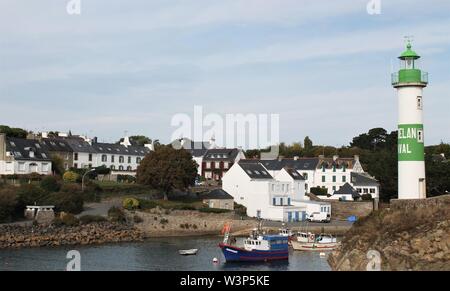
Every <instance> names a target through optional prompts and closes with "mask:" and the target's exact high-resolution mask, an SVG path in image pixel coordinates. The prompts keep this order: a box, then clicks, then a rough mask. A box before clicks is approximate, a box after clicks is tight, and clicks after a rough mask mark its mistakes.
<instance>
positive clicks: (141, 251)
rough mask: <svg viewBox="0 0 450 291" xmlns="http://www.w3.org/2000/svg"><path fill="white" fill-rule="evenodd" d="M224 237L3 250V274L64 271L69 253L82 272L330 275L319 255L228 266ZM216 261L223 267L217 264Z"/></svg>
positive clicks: (293, 255)
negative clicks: (76, 258)
mask: <svg viewBox="0 0 450 291" xmlns="http://www.w3.org/2000/svg"><path fill="white" fill-rule="evenodd" d="M220 240H221V238H220V237H191V238H186V237H183V238H154V239H148V240H146V241H144V242H138V243H120V244H107V245H96V246H69V247H58V248H27V249H17V250H12V249H6V250H0V270H1V271H6V270H10V271H26V270H27V271H28V270H30V271H33V270H39V271H46V270H48V271H64V270H66V265H67V263H68V262H69V259H67V258H66V255H67V252H68V251H70V250H77V251H79V252H80V255H81V264H80V265H81V270H82V271H109V270H111V271H112V270H114V271H116V270H117V271H121V270H123V271H145V270H148V271H226V270H229V271H236V270H240V271H245V270H246V271H289V270H292V271H303V270H304V271H309V270H311V271H316V270H317V271H328V270H330V267H329V265H328V263H327V261H326V257H320V255H319V253H318V252H297V251H293V250H290V254H289V261H285V262H270V263H244V264H243V263H225V262H224V258H223V255H222V253H221V251H220V249H219V248H218V243H219V242H220ZM190 248H198V249H199V252H198V254H197V255H196V256H181V255H179V254H178V250H180V249H190ZM213 258H218V259H219V263H217V264H214V263H213V262H212V261H213Z"/></svg>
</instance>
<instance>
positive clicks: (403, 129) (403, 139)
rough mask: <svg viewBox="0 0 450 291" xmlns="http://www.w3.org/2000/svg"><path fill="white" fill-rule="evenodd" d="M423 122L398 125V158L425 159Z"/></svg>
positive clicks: (403, 159)
mask: <svg viewBox="0 0 450 291" xmlns="http://www.w3.org/2000/svg"><path fill="white" fill-rule="evenodd" d="M423 140H424V139H423V124H399V125H398V160H399V161H424V143H423Z"/></svg>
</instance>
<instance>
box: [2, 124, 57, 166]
mask: <svg viewBox="0 0 450 291" xmlns="http://www.w3.org/2000/svg"><path fill="white" fill-rule="evenodd" d="M31 173H37V174H41V175H49V174H51V173H52V161H51V157H50V153H49V152H48V151H47V149H46V147H44V146H43V145H41V144H40V142H39V141H38V140H29V139H22V138H12V137H7V136H6V135H5V134H4V133H0V175H25V174H31Z"/></svg>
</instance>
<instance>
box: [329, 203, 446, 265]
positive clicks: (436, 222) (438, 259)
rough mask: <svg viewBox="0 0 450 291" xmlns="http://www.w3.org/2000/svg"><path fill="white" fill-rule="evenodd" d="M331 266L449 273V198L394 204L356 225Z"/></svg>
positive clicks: (332, 260)
mask: <svg viewBox="0 0 450 291" xmlns="http://www.w3.org/2000/svg"><path fill="white" fill-rule="evenodd" d="M374 253H376V254H377V257H378V258H377V257H373V254H374ZM328 262H329V263H330V266H331V268H332V269H333V270H339V271H356V270H366V269H372V268H378V269H381V270H396V271H405V270H416V271H418V270H446V271H449V270H450V195H444V196H440V197H435V198H429V199H426V200H411V201H397V202H396V203H392V202H391V208H390V209H385V210H380V211H376V212H374V213H373V214H371V215H370V216H369V217H367V218H364V219H362V220H360V221H358V222H357V223H355V224H354V225H353V227H352V228H351V229H350V230H349V231H348V232H347V234H346V235H345V237H344V240H343V241H342V246H341V248H340V249H338V250H336V251H334V252H333V253H332V254H331V255H330V256H329V257H328ZM377 264H378V266H377Z"/></svg>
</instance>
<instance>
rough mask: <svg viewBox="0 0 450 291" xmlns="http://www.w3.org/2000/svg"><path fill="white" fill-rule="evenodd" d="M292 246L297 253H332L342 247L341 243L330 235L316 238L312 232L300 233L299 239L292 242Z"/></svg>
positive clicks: (321, 235)
mask: <svg viewBox="0 0 450 291" xmlns="http://www.w3.org/2000/svg"><path fill="white" fill-rule="evenodd" d="M291 245H292V248H293V249H294V250H297V251H332V250H334V249H336V248H337V247H338V246H339V245H340V242H338V241H337V239H336V238H335V237H333V236H332V235H329V234H320V235H317V236H316V235H315V234H313V233H310V232H308V233H306V232H300V233H298V234H297V239H293V240H291Z"/></svg>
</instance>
